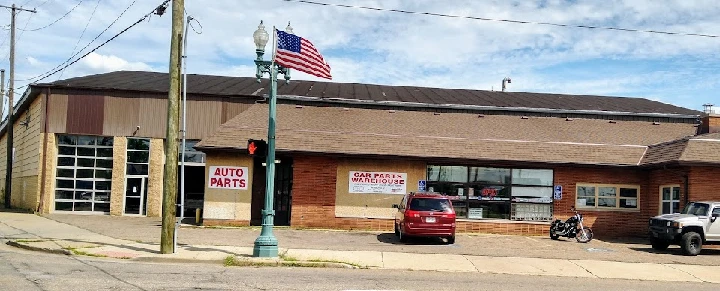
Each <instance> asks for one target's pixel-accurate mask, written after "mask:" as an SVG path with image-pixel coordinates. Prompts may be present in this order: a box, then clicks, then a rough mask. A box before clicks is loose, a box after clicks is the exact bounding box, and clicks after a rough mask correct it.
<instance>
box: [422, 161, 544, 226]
mask: <svg viewBox="0 0 720 291" xmlns="http://www.w3.org/2000/svg"><path fill="white" fill-rule="evenodd" d="M427 173H428V178H427V180H428V182H427V183H428V190H429V191H433V192H438V193H443V194H445V195H449V196H452V200H453V207H454V208H455V212H456V213H457V217H458V218H461V219H462V218H464V219H514V220H550V219H552V193H553V187H552V185H553V171H552V170H547V169H504V168H490V167H465V166H436V165H428V171H427ZM535 204H538V205H541V206H538V207H534V205H535Z"/></svg>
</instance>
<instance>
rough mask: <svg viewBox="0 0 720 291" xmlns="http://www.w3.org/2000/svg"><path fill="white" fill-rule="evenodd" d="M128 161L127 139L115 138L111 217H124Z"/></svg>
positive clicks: (122, 137)
mask: <svg viewBox="0 0 720 291" xmlns="http://www.w3.org/2000/svg"><path fill="white" fill-rule="evenodd" d="M126 159H127V138H126V137H124V136H116V137H114V138H113V169H112V186H111V187H112V188H111V189H110V215H117V216H120V215H123V210H124V207H125V203H124V201H125V167H126V166H127V165H126V163H125V160H126Z"/></svg>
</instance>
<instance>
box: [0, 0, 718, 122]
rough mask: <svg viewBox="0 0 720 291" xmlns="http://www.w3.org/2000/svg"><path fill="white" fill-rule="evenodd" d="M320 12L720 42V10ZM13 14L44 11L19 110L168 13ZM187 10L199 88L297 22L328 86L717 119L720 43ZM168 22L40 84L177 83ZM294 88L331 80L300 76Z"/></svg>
mask: <svg viewBox="0 0 720 291" xmlns="http://www.w3.org/2000/svg"><path fill="white" fill-rule="evenodd" d="M314 1H315V2H322V3H342V4H347V5H361V6H368V7H376V8H383V9H398V10H406V11H416V12H430V13H438V14H449V15H458V16H471V17H482V18H492V19H512V20H522V21H529V22H547V23H558V24H568V25H590V26H603V27H620V28H630V29H640V30H656V31H672V32H683V33H696V34H710V35H720V20H719V19H718V18H717V15H720V5H717V3H716V1H715V0H707V1H706V0H694V1H688V0H677V1H674V0H605V1H596V0H534V1H533V0H516V1H512V0H467V1H463V0H454V1H441V0H314ZM13 3H14V4H16V5H20V6H22V7H24V8H28V9H32V8H35V9H36V10H37V13H29V12H18V14H17V21H16V27H17V29H18V30H17V32H16V59H15V60H16V61H15V63H16V67H15V79H16V82H15V86H16V88H19V89H18V90H17V92H16V95H15V96H16V100H17V99H19V97H20V96H21V95H22V93H23V92H24V90H25V89H26V88H25V87H22V86H25V85H27V84H28V83H29V82H32V80H36V77H37V76H39V75H41V74H43V73H45V72H48V71H51V70H52V69H54V68H56V67H57V66H58V65H60V64H62V63H64V62H65V61H66V60H68V59H69V58H70V57H71V56H73V55H74V54H77V56H76V58H77V57H79V56H82V55H84V54H85V53H87V52H89V51H90V50H92V49H93V48H95V47H96V46H98V45H100V44H101V43H102V42H104V41H106V40H108V39H110V38H111V37H113V36H114V35H116V34H117V33H119V32H120V31H122V30H123V29H125V28H126V27H128V26H130V25H131V24H133V23H135V22H136V21H138V20H140V19H141V18H142V17H143V16H144V15H145V14H147V13H149V12H151V11H153V9H154V8H155V7H157V6H158V5H159V4H160V3H162V0H135V1H133V0H112V1H111V0H83V1H78V0H10V1H9V0H1V1H0V5H7V6H10V5H12V4H13ZM131 4H132V5H131ZM128 7H129V8H128ZM125 9H127V11H126V12H125V13H124V14H123V15H122V16H121V17H120V18H119V19H118V20H117V22H116V23H115V24H113V25H112V26H110V27H109V28H108V26H109V25H110V24H111V23H112V22H113V21H114V20H115V19H116V18H117V17H118V16H119V15H120V14H121V13H122V12H123V11H124V10H125ZM185 10H186V12H187V14H186V15H191V16H192V17H193V18H194V19H196V20H197V22H195V21H193V22H192V23H193V28H194V30H192V28H191V30H189V31H188V49H187V52H186V53H187V72H188V73H190V74H210V75H222V76H243V77H248V76H253V75H254V74H255V65H254V63H253V59H254V58H255V45H254V43H253V39H252V34H253V32H254V31H255V30H256V29H257V27H258V24H259V22H260V20H263V21H264V22H265V25H266V27H267V28H266V29H267V30H268V32H270V31H271V29H272V27H273V26H277V27H278V28H279V29H285V27H286V26H287V24H288V21H290V23H291V26H292V27H293V30H294V32H295V34H296V35H298V36H301V37H303V38H305V39H308V40H310V41H311V42H313V43H314V45H315V46H316V47H317V49H318V50H319V51H320V52H321V53H322V55H323V56H324V57H325V60H326V61H327V62H328V63H329V64H330V67H331V68H332V75H333V80H332V82H342V83H371V84H383V85H408V86H424V87H437V88H465V89H480V90H500V87H501V83H502V80H503V78H505V77H509V78H511V80H512V83H511V84H509V86H508V89H507V90H508V91H517V92H543V93H559V94H578V95H585V94H587V95H605V96H624V97H642V98H647V99H651V100H656V101H660V102H663V103H668V104H673V105H677V106H681V107H685V108H690V109H695V110H702V109H703V106H702V105H703V104H705V103H711V104H715V105H716V107H715V111H716V112H718V113H720V110H718V109H720V97H718V93H717V92H720V90H719V89H720V58H718V57H719V56H720V37H717V38H708V37H693V36H678V35H664V34H653V33H638V32H625V31H617V30H604V29H586V28H569V27H558V26H549V25H538V24H517V23H507V22H498V21H483V20H473V19H467V18H447V17H437V16H429V15H420V14H405V13H396V12H388V11H374V10H363V9H357V8H343V7H333V6H320V5H312V4H307V3H299V2H296V1H285V0H212V1H209V0H202V1H201V0H185ZM170 12H171V8H170V7H169V8H168V9H167V13H166V14H164V15H163V16H158V15H154V14H153V15H152V16H151V17H150V18H149V19H146V20H144V21H143V22H140V23H138V24H137V25H136V26H134V27H132V28H130V29H128V30H127V31H126V32H125V33H123V34H121V35H120V36H118V37H117V38H115V39H114V40H112V41H110V42H108V43H107V44H106V45H104V46H103V47H101V48H99V49H97V50H96V51H95V52H93V53H91V54H89V55H88V56H87V57H85V58H83V59H81V60H80V61H78V62H77V63H75V64H74V65H72V66H69V67H67V68H66V69H64V70H63V71H62V72H61V73H57V74H55V75H52V76H50V77H48V78H46V79H43V80H40V81H39V82H40V83H44V82H52V81H56V80H61V79H67V78H71V77H77V76H85V75H92V74H100V73H105V72H111V71H117V70H146V71H157V72H168V70H169V63H168V61H169V53H170V37H171V29H170V28H171V20H172V19H171V13H170ZM9 24H10V12H9V10H5V9H0V25H1V26H2V29H0V57H2V59H0V68H4V69H5V70H6V78H8V77H9V75H8V70H9V61H8V53H9V43H10V40H9V35H10V30H9ZM48 25H49V26H48ZM106 28H107V31H106V32H105V33H103V34H102V35H100V36H99V37H98V38H97V40H95V41H94V42H92V43H90V42H91V41H92V40H93V39H95V38H96V37H97V36H98V35H99V34H100V33H101V32H102V31H103V30H105V29H106ZM88 44H89V46H88ZM86 46H87V48H85V49H84V50H82V49H83V48H84V47H86ZM270 46H271V45H270V44H269V45H268V48H267V49H268V51H270V50H271V48H270ZM78 52H79V53H78ZM74 59H75V58H73V60H74ZM292 78H293V79H296V80H322V79H319V78H316V77H313V76H310V75H307V74H304V73H302V72H297V71H295V72H293V75H292ZM6 102H7V101H6Z"/></svg>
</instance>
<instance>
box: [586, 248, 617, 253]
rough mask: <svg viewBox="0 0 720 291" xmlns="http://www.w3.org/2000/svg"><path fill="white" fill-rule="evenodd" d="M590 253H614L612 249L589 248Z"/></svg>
mask: <svg viewBox="0 0 720 291" xmlns="http://www.w3.org/2000/svg"><path fill="white" fill-rule="evenodd" d="M586 250H587V251H588V252H592V253H600V252H613V250H610V249H601V248H587V249H586Z"/></svg>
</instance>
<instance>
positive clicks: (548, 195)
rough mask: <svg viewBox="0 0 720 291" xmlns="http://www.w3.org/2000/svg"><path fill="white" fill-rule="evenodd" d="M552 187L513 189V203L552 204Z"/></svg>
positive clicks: (515, 187) (516, 187)
mask: <svg viewBox="0 0 720 291" xmlns="http://www.w3.org/2000/svg"><path fill="white" fill-rule="evenodd" d="M552 197H553V188H552V187H518V186H514V187H512V201H513V202H534V203H552Z"/></svg>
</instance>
